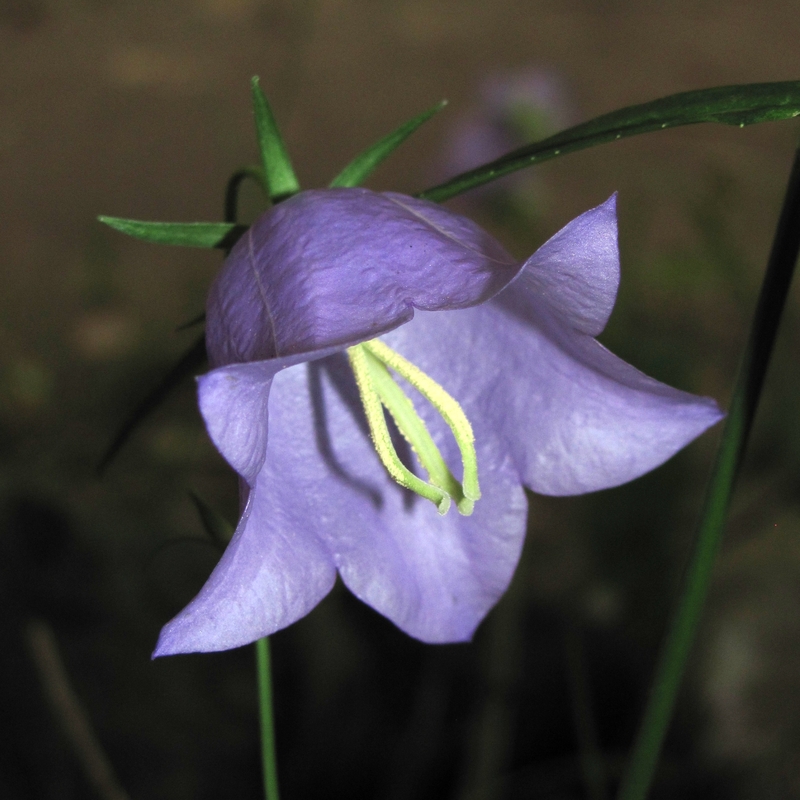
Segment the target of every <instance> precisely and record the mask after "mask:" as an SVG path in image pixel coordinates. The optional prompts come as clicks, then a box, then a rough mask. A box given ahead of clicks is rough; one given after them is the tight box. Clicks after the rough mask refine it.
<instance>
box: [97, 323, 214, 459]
mask: <svg viewBox="0 0 800 800" xmlns="http://www.w3.org/2000/svg"><path fill="white" fill-rule="evenodd" d="M205 362H206V335H205V333H203V334H201V335H200V336H199V337H198V338H197V339H196V340H195V342H194V344H193V345H192V346H191V347H190V348H189V349H188V350H187V351H186V352H185V353H184V354H183V356H181V358H180V360H179V361H178V362H177V363H176V364H175V366H174V367H173V368H172V369H171V370H170V371H169V372H168V373H167V374H166V375H165V376H164V377H163V378H162V380H161V381H160V383H159V384H158V385H157V386H156V387H155V388H154V389H153V390H152V391H151V392H150V393H149V394H148V395H147V396H146V397H145V398H144V399H143V400H142V401H141V402H140V403H139V405H138V406H136V408H134V410H133V412H132V413H131V414H130V416H129V417H128V418H127V419H126V420H125V422H124V423H123V424H122V426H121V427H120V429H119V430H118V431H117V434H116V436H115V437H114V439H113V440H112V441H111V444H110V445H109V446H108V449H107V450H106V452H105V453H104V454H103V457H102V458H101V459H100V463H99V464H98V466H97V471H98V472H99V473H101V474H102V473H103V472H104V471H105V469H106V467H107V466H108V465H109V464H110V463H111V462H112V461H113V460H114V457H115V456H116V455H117V453H118V452H119V451H120V450H121V449H122V447H123V445H124V444H125V442H127V441H128V439H129V438H130V437H131V434H132V433H133V432H134V431H135V430H136V429H137V428H138V427H139V425H141V424H142V422H144V420H145V419H147V417H149V416H150V415H151V414H152V413H153V411H155V410H156V409H157V408H158V407H159V406H160V405H161V403H162V402H163V401H164V400H165V398H166V397H167V395H169V393H170V392H171V391H172V390H173V389H174V388H175V387H176V386H177V385H178V384H179V383H180V382H181V381H182V380H183V379H184V378H187V377H188V376H189V375H191V374H192V373H193V372H194V371H195V370H197V369H200V367H202V366H203V364H205Z"/></svg>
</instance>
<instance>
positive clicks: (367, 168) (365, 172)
mask: <svg viewBox="0 0 800 800" xmlns="http://www.w3.org/2000/svg"><path fill="white" fill-rule="evenodd" d="M446 105H447V100H441V101H439V102H438V103H437V104H436V105H435V106H433V107H432V108H429V109H428V110H427V111H423V112H422V114H419V115H418V116H416V117H414V119H410V120H409V121H408V122H406V123H404V124H403V125H401V126H400V127H399V128H398V129H397V130H395V131H392V133H390V134H389V135H388V136H384V137H383V139H381V140H380V141H379V142H376V143H375V144H374V145H372V147H370V148H368V149H367V150H365V151H364V152H363V153H361V155H359V156H356V158H354V159H353V160H352V161H351V162H350V163H349V164H348V165H347V166H346V167H345V168H344V169H343V170H342V171H341V172H340V173H339V174H338V175H337V176H336V177H335V178H334V179H333V180H332V181H331V182H330V184H329V186H330V187H331V188H332V189H333V188H335V187H350V186H360V185H361V184H362V183H363V182H364V181H365V180H366V179H367V178H368V177H369V175H370V174H371V173H372V172H373V170H375V168H376V167H377V166H378V165H379V164H380V163H381V161H383V160H384V159H385V158H386V157H387V156H389V155H391V154H392V153H393V152H394V151H395V150H396V149H397V148H398V147H399V146H400V145H401V144H402V143H403V142H404V141H405V140H406V139H408V137H409V136H411V134H412V133H414V131H415V130H417V128H419V127H420V126H421V125H422V124H423V123H425V122H427V121H428V120H429V119H430V118H431V117H432V116H433V115H434V114H437V113H438V112H439V111H441V110H442V109H443V108H444V107H445V106H446Z"/></svg>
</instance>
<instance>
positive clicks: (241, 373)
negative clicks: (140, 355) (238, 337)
mask: <svg viewBox="0 0 800 800" xmlns="http://www.w3.org/2000/svg"><path fill="white" fill-rule="evenodd" d="M338 349H339V348H338V347H328V348H324V349H322V350H315V351H313V352H310V353H304V354H302V355H294V356H286V357H284V358H273V359H269V360H267V361H254V362H252V363H250V364H231V365H229V366H227V367H220V368H218V369H215V370H212V371H211V372H208V373H206V374H205V375H201V376H200V377H199V378H198V379H197V395H198V402H199V405H200V413H201V414H202V415H203V419H204V420H205V423H206V428H207V430H208V434H209V436H210V437H211V440H212V441H213V442H214V444H215V445H216V447H217V450H219V451H220V453H222V455H223V456H224V458H225V460H226V461H227V462H228V463H229V464H230V465H231V466H232V467H233V468H234V469H235V470H236V472H238V473H239V475H241V476H242V478H244V479H245V481H247V484H248V485H249V486H251V487H252V486H255V481H256V477H257V476H258V473H259V471H260V470H261V467H262V465H263V463H264V458H265V455H266V450H267V431H268V410H267V403H268V400H269V392H270V387H271V385H272V379H273V378H274V377H275V375H276V374H277V373H278V372H280V371H281V370H284V369H286V368H287V367H291V366H294V365H295V364H298V363H300V362H303V361H313V360H315V359H318V358H323V357H325V356H328V355H330V354H331V353H333V352H336V351H337V350H338Z"/></svg>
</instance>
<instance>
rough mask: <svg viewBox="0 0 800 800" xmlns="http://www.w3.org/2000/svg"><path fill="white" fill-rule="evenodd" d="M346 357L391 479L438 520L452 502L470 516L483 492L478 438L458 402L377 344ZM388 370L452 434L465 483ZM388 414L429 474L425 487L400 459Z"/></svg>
mask: <svg viewBox="0 0 800 800" xmlns="http://www.w3.org/2000/svg"><path fill="white" fill-rule="evenodd" d="M347 355H348V357H349V359H350V366H351V367H352V369H353V373H354V375H355V378H356V384H357V385H358V391H359V394H360V395H361V402H362V403H363V405H364V412H365V414H366V417H367V423H368V424H369V430H370V435H371V437H372V441H373V444H374V445H375V450H376V451H377V453H378V456H379V458H380V460H381V462H382V463H383V465H384V466H385V467H386V470H387V472H388V473H389V475H390V476H391V477H392V479H393V480H395V481H396V482H397V483H399V484H400V485H401V486H403V487H405V488H406V489H410V490H411V491H412V492H415V493H416V494H418V495H421V496H422V497H425V498H426V499H428V500H430V501H431V502H432V503H435V504H436V507H437V508H438V509H439V513H440V514H446V513H447V510H448V509H449V508H450V502H451V500H452V501H454V502H455V504H456V508H458V511H459V513H461V514H463V515H464V516H469V515H470V514H471V513H472V511H473V508H474V506H475V501H476V500H478V499H479V498H480V496H481V490H480V487H479V486H478V462H477V458H476V455H475V436H474V434H473V432H472V425H470V423H469V420H468V419H467V417H466V415H465V414H464V411H463V410H462V408H461V406H460V405H459V404H458V402H457V401H456V400H455V399H453V398H452V397H451V396H450V395H449V394H448V393H447V392H446V391H445V390H444V389H442V387H441V386H439V384H438V383H436V381H434V380H433V379H431V378H430V377H429V376H428V375H426V374H425V373H424V372H423V371H422V370H421V369H419V368H418V367H415V366H414V365H413V364H412V363H411V362H410V361H407V360H406V359H405V358H403V357H402V356H401V355H400V354H399V353H396V352H395V351H394V350H392V349H391V348H390V347H388V346H387V345H385V344H384V343H383V342H381V341H380V340H378V339H373V340H372V341H370V342H364V343H363V344H357V345H354V346H353V347H349V348H348V349H347ZM390 369H391V370H392V372H395V373H396V374H397V375H399V376H400V377H401V378H404V379H405V380H407V381H408V382H409V383H410V384H411V385H412V386H413V387H414V388H415V389H416V390H417V391H418V392H419V393H420V394H421V395H422V396H423V397H424V398H425V399H426V400H428V401H429V402H430V404H431V405H432V406H433V407H434V408H435V409H436V410H437V411H438V412H439V414H440V415H441V417H442V419H443V420H444V421H445V423H446V424H447V426H448V427H449V428H450V430H451V431H452V432H453V436H454V437H455V440H456V444H457V445H458V449H459V450H460V451H461V462H462V465H463V473H464V474H463V481H458V480H457V479H456V478H455V477H454V476H453V473H452V472H451V471H450V469H449V468H448V466H447V464H446V463H445V460H444V458H443V457H442V454H441V452H440V451H439V448H438V447H437V446H436V444H435V443H434V441H433V439H432V438H431V435H430V433H429V432H428V428H427V426H426V425H425V423H424V422H423V421H422V419H421V418H420V416H419V414H417V412H416V410H415V408H414V405H413V404H412V402H411V400H410V399H409V397H408V395H407V394H406V393H405V392H404V391H403V389H402V388H401V387H400V386H399V385H398V383H397V382H396V381H395V379H394V378H393V377H392V375H391V374H390V372H389V370H390ZM384 408H385V409H386V410H387V411H388V412H389V414H390V415H391V417H392V419H393V420H394V422H395V424H396V425H397V428H398V430H399V431H400V433H401V434H402V435H403V437H404V438H405V439H406V441H407V442H408V443H409V444H410V445H411V448H412V450H413V451H414V453H415V454H416V456H417V458H418V459H419V462H420V464H422V466H423V468H424V469H425V471H426V472H427V473H428V480H427V481H424V480H422V479H421V478H419V477H417V476H416V475H415V474H414V473H413V472H411V470H409V469H408V468H407V467H406V466H405V465H404V464H403V463H402V461H401V460H400V457H399V456H398V455H397V451H396V450H395V447H394V444H393V443H392V438H391V435H390V433H389V428H388V426H387V424H386V417H385V416H384V411H383V410H384Z"/></svg>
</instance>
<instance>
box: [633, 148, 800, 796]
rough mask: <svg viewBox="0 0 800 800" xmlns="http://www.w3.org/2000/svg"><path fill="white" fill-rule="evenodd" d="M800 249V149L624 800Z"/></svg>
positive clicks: (670, 689)
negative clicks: (692, 551)
mask: <svg viewBox="0 0 800 800" xmlns="http://www.w3.org/2000/svg"><path fill="white" fill-rule="evenodd" d="M798 250H800V149H799V150H798V151H797V152H796V153H795V159H794V164H793V166H792V172H791V175H790V177H789V185H788V188H787V190H786V196H785V198H784V202H783V208H782V210H781V216H780V219H779V221H778V228H777V231H776V233H775V239H774V241H773V245H772V252H771V253H770V257H769V262H768V264H767V271H766V274H765V276H764V283H763V284H762V286H761V293H760V295H759V298H758V303H757V305H756V311H755V316H754V318H753V324H752V327H751V329H750V335H749V338H748V340H747V345H746V347H745V350H744V354H743V357H742V362H741V365H740V367H739V373H738V376H737V379H736V386H735V388H734V392H733V397H732V399H731V407H730V411H729V412H728V419H727V421H726V423H725V428H724V430H723V433H722V441H721V443H720V447H719V450H718V452H717V457H716V460H715V463H714V468H713V471H712V474H711V481H710V483H709V487H708V491H707V494H706V500H705V504H704V508H703V514H702V516H701V521H700V526H699V529H698V531H697V537H696V543H695V550H694V553H693V555H692V559H691V562H690V564H689V567H688V570H687V573H686V576H685V578H684V584H683V591H682V594H681V596H680V599H679V601H678V604H677V607H676V609H675V611H674V615H673V618H672V621H671V624H670V627H669V630H668V633H667V636H666V639H665V641H664V643H663V645H662V650H661V654H660V657H659V661H658V665H657V668H656V677H655V680H654V682H653V688H652V691H651V694H650V697H649V701H648V704H647V707H646V709H645V713H644V717H643V719H642V723H641V727H640V729H639V732H638V735H637V738H636V741H635V743H634V748H633V752H632V755H631V758H630V761H629V763H628V768H627V771H626V773H625V775H624V776H623V781H622V785H621V787H620V792H619V800H644V798H645V797H646V796H647V794H648V792H649V789H650V785H651V783H652V780H653V774H654V772H655V768H656V763H657V761H658V758H659V754H660V752H661V747H662V744H663V741H664V737H665V735H666V732H667V728H668V726H669V722H670V720H671V718H672V712H673V709H674V706H675V698H676V696H677V693H678V688H679V686H680V682H681V679H682V677H683V673H684V671H685V668H686V661H687V658H688V655H689V651H690V649H691V646H692V642H693V640H694V636H695V632H696V629H697V624H698V622H699V619H700V614H701V610H702V607H703V603H704V601H705V599H706V595H707V594H708V587H709V584H710V581H711V573H712V568H713V564H714V559H715V556H716V554H717V551H718V550H719V546H720V542H721V540H722V532H723V529H724V524H725V516H726V514H727V510H728V505H729V503H730V498H731V494H732V492H733V487H734V483H735V481H736V475H737V473H738V470H739V466H740V464H741V461H742V456H743V454H744V450H745V446H746V445H747V439H748V436H749V434H750V429H751V427H752V424H753V418H754V416H755V413H756V408H757V406H758V400H759V397H760V395H761V389H762V386H763V383H764V376H765V374H766V371H767V366H768V364H769V358H770V355H771V353H772V348H773V345H774V343H775V335H776V333H777V330H778V324H779V323H780V318H781V314H782V313H783V308H784V305H785V303H786V296H787V294H788V291H789V285H790V283H791V280H792V275H793V273H794V268H795V264H796V262H797V256H798Z"/></svg>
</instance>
